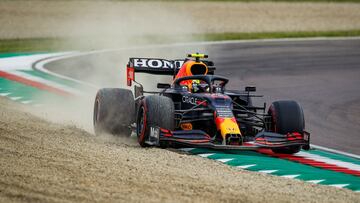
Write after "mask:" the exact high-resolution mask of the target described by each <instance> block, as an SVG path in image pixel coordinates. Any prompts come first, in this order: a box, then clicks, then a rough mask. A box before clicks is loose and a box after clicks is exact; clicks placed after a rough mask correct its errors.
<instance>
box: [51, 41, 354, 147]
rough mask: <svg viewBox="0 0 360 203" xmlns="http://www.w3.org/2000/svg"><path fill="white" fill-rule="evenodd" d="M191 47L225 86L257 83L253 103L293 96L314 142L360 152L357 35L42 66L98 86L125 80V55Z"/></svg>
mask: <svg viewBox="0 0 360 203" xmlns="http://www.w3.org/2000/svg"><path fill="white" fill-rule="evenodd" d="M195 51H199V52H206V53H208V54H209V56H210V59H211V60H213V61H214V62H215V64H216V67H217V72H216V73H217V74H219V75H223V76H227V77H228V78H229V79H230V81H231V82H230V84H229V88H231V89H243V88H244V86H245V85H256V86H257V90H258V93H259V94H264V95H265V96H264V97H263V98H259V99H258V101H257V102H255V103H257V104H260V105H262V102H266V103H267V104H268V106H269V105H270V103H271V101H274V100H281V99H291V100H296V101H298V102H299V103H300V104H301V105H302V106H303V109H304V113H305V119H306V129H307V131H309V132H310V133H311V135H312V143H313V144H316V145H321V146H324V147H329V148H333V149H337V150H342V151H345V152H350V153H354V154H360V137H359V134H360V133H359V132H360V39H347V40H340V39H336V40H334V39H333V40H306V41H305V40H295V41H258V42H245V43H244V42H241V43H215V44H199V45H191V46H189V45H187V46H176V47H158V48H147V49H140V48H139V49H136V50H118V51H108V52H98V53H97V52H94V53H93V54H88V55H83V56H79V57H74V58H68V59H63V60H58V61H54V62H51V63H48V64H47V65H46V68H47V69H49V70H51V71H53V72H56V73H59V74H63V75H67V76H69V77H73V78H76V79H79V80H83V81H87V82H90V83H94V84H97V83H101V86H114V85H115V86H120V85H124V84H125V81H123V78H124V77H125V72H124V70H125V65H126V61H127V58H128V57H131V56H138V57H158V58H169V59H173V58H183V57H184V56H185V54H186V53H188V52H195ZM121 74H122V75H121ZM120 78H121V79H120ZM100 81H101V82H100ZM114 81H115V82H114ZM154 83H155V82H154Z"/></svg>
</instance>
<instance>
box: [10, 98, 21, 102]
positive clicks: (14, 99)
mask: <svg viewBox="0 0 360 203" xmlns="http://www.w3.org/2000/svg"><path fill="white" fill-rule="evenodd" d="M21 98H22V97H10V99H11V100H13V101H17V100H19V99H21Z"/></svg>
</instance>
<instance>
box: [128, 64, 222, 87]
mask: <svg viewBox="0 0 360 203" xmlns="http://www.w3.org/2000/svg"><path fill="white" fill-rule="evenodd" d="M187 60H189V59H181V60H166V59H158V58H130V59H129V62H128V64H127V67H126V69H127V70H126V75H127V76H126V77H127V85H128V86H131V84H132V81H134V80H135V73H136V72H140V73H150V74H155V75H170V76H175V75H176V74H177V72H178V71H179V69H180V68H181V66H182V65H183V63H184V62H185V61H187ZM201 62H203V63H205V64H206V65H207V66H208V74H210V75H212V74H214V71H215V69H216V68H215V66H214V63H213V62H212V61H206V60H202V61H201Z"/></svg>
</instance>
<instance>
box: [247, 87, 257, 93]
mask: <svg viewBox="0 0 360 203" xmlns="http://www.w3.org/2000/svg"><path fill="white" fill-rule="evenodd" d="M245 91H246V92H256V87H254V86H246V87H245Z"/></svg>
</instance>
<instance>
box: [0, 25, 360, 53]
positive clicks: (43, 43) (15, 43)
mask: <svg viewBox="0 0 360 203" xmlns="http://www.w3.org/2000/svg"><path fill="white" fill-rule="evenodd" d="M354 36H360V30H350V31H319V32H261V33H212V34H195V35H191V36H146V37H141V38H140V37H132V38H131V39H130V40H129V42H128V44H138V45H139V44H161V43H171V42H175V41H174V39H177V40H178V41H176V42H189V41H223V40H248V39H279V38H307V37H354ZM190 39H191V40H190ZM95 41H97V42H99V41H100V42H101V39H100V40H97V39H94V38H81V39H79V38H31V39H3V40H0V53H9V52H53V51H68V50H94V49H104V48H116V47H122V46H123V45H122V44H121V43H120V44H116V43H113V44H112V45H111V46H110V47H109V46H108V45H101V43H92V42H95ZM115 41H116V40H115V38H114V42H115Z"/></svg>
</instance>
